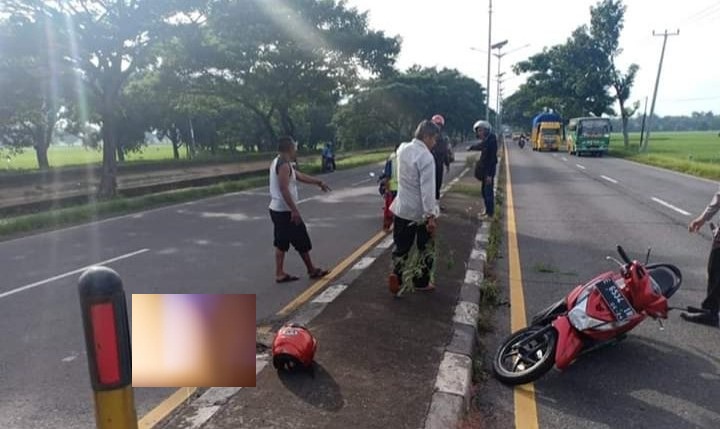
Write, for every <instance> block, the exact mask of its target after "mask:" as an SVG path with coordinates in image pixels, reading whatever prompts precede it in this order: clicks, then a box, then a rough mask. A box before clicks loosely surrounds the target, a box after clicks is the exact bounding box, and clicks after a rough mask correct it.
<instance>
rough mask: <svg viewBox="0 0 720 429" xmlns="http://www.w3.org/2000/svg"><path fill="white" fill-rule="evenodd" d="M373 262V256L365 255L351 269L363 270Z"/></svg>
mask: <svg viewBox="0 0 720 429" xmlns="http://www.w3.org/2000/svg"><path fill="white" fill-rule="evenodd" d="M373 262H375V258H371V257H369V256H366V257H364V258H362V259H361V260H360V261H359V262H358V263H357V264H355V265H354V266H353V267H352V269H353V270H364V269H365V268H367V267H369V266H370V265H372V263H373Z"/></svg>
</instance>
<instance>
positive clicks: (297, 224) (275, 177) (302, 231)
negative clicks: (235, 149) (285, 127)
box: [270, 137, 330, 283]
mask: <svg viewBox="0 0 720 429" xmlns="http://www.w3.org/2000/svg"><path fill="white" fill-rule="evenodd" d="M296 155H297V145H296V144H295V141H293V139H292V138H291V137H281V138H280V139H279V140H278V156H277V158H275V159H274V160H273V162H272V164H270V198H271V200H270V218H271V219H272V222H273V226H274V242H273V244H274V246H275V281H276V282H277V283H288V282H292V281H296V280H299V278H298V277H296V276H293V275H290V274H288V273H286V272H285V268H284V265H285V254H286V253H287V252H288V250H290V245H292V246H293V247H294V248H295V250H297V252H298V253H300V256H301V257H302V260H303V262H304V263H305V267H306V268H307V271H308V276H309V277H310V278H311V279H319V278H321V277H325V276H326V275H327V274H328V271H327V270H324V269H322V268H318V267H316V266H315V265H314V264H313V262H312V259H311V258H310V251H311V250H312V242H311V241H310V236H309V235H308V232H307V227H306V226H305V223H304V222H303V220H302V217H300V211H299V210H298V206H297V202H298V190H297V182H298V181H299V182H302V183H307V184H310V185H316V186H319V187H320V189H322V190H323V191H324V192H328V191H329V190H330V188H329V187H328V186H327V185H326V184H325V182H323V181H322V180H320V179H316V178H314V177H311V176H308V175H306V174H303V173H301V172H299V171H297V170H296V169H295V167H293V162H294V161H295V158H296Z"/></svg>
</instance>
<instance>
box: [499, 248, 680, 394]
mask: <svg viewBox="0 0 720 429" xmlns="http://www.w3.org/2000/svg"><path fill="white" fill-rule="evenodd" d="M617 251H618V253H619V254H620V257H621V259H622V261H623V262H620V261H619V260H617V259H616V258H613V257H610V256H608V257H607V259H608V260H612V261H614V262H615V263H617V264H618V265H619V266H620V271H619V272H612V271H611V272H606V273H603V274H600V275H599V276H597V277H595V278H594V279H592V280H590V281H589V282H588V283H586V284H584V285H580V286H577V287H576V288H574V289H573V290H572V291H571V292H570V293H569V294H568V295H567V296H566V297H565V298H563V299H561V300H560V301H558V302H556V303H554V304H552V305H551V306H550V307H548V308H546V309H545V310H543V311H541V312H540V313H538V314H536V315H535V316H534V317H533V318H532V321H531V323H530V326H528V327H526V328H523V329H521V330H519V331H517V332H514V333H512V334H511V335H510V336H509V337H508V338H507V339H506V340H505V341H504V342H503V343H502V344H501V345H500V347H499V349H498V351H497V353H496V355H495V358H494V359H493V372H494V373H495V377H496V378H497V379H498V380H500V381H502V382H503V383H507V384H511V385H518V384H525V383H530V382H533V381H535V380H537V379H539V378H540V377H541V376H542V375H543V374H545V373H546V372H547V371H549V370H550V369H551V368H552V367H553V366H555V367H556V368H557V369H558V370H564V369H566V368H567V367H568V366H569V365H570V364H571V363H572V362H573V361H574V360H575V359H576V358H578V357H579V356H580V355H582V354H585V353H588V352H590V351H593V350H596V349H598V348H600V347H604V346H607V345H610V344H614V343H617V342H619V341H621V340H623V339H624V338H625V336H626V334H627V332H629V331H630V330H632V329H633V328H635V327H636V326H637V325H638V324H640V323H641V322H642V321H643V320H645V319H646V318H647V317H651V318H653V319H656V320H657V321H658V323H660V326H661V327H662V322H661V319H666V318H667V315H668V312H669V311H670V310H671V309H673V308H672V307H669V306H668V299H669V298H670V297H671V296H672V295H673V294H674V293H675V292H677V290H678V289H679V288H680V284H681V283H682V274H681V272H680V270H679V269H678V268H677V267H675V266H674V265H670V264H648V262H649V260H650V250H648V253H647V257H646V260H645V263H644V264H641V263H639V262H638V261H631V260H630V258H628V256H627V254H626V253H625V251H624V250H623V248H622V247H621V246H618V247H617Z"/></svg>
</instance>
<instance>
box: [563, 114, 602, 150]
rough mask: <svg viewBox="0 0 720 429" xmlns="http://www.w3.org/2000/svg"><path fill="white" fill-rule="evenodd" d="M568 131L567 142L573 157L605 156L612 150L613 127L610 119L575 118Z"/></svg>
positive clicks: (569, 123)
mask: <svg viewBox="0 0 720 429" xmlns="http://www.w3.org/2000/svg"><path fill="white" fill-rule="evenodd" d="M566 129H567V139H566V140H565V142H566V144H567V150H568V152H569V153H570V154H571V155H577V156H583V155H586V154H587V155H591V156H603V155H604V154H606V153H607V152H608V150H609V148H610V132H611V131H612V126H611V125H610V119H608V118H597V117H589V118H573V119H570V121H569V122H568V126H567V127H566Z"/></svg>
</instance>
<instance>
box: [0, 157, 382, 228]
mask: <svg viewBox="0 0 720 429" xmlns="http://www.w3.org/2000/svg"><path fill="white" fill-rule="evenodd" d="M381 155H382V153H380V152H378V153H375V152H371V153H362V154H359V155H352V156H349V157H348V158H346V159H344V160H341V161H339V162H338V166H337V167H338V169H350V168H355V167H360V166H363V165H368V164H374V163H375V162H377V160H378V158H379V157H380V156H381ZM384 156H387V153H385V155H384ZM383 159H384V158H383ZM311 166H312V164H311ZM317 169H318V171H319V169H320V165H319V163H318V164H317ZM307 170H308V169H307V168H303V171H304V172H308V171H307ZM308 174H314V172H313V171H311V172H308ZM267 180H268V178H267V175H266V174H264V173H262V174H259V175H258V176H251V177H248V178H246V179H242V180H237V181H227V182H222V183H218V184H215V185H210V186H202V187H194V188H187V189H180V190H175V191H169V192H161V193H156V194H150V195H143V196H139V197H132V198H125V197H118V198H115V199H112V200H109V201H100V202H96V203H93V204H83V205H78V206H72V207H67V208H61V209H56V210H51V211H47V212H41V213H33V214H28V215H23V216H16V217H11V218H6V219H0V237H7V236H12V235H17V234H22V233H27V232H31V231H36V230H45V229H52V228H58V227H62V226H68V225H74V224H80V223H84V222H91V221H94V220H97V219H100V218H103V217H108V216H110V215H122V214H127V213H132V212H137V211H142V210H147V209H151V208H154V207H160V206H164V205H170V204H177V203H182V202H186V201H192V200H197V199H201V198H207V197H212V196H215V195H222V194H227V193H231V192H239V191H243V190H247V189H252V188H257V187H260V186H263V185H266V184H267Z"/></svg>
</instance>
